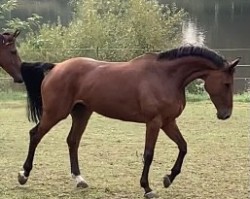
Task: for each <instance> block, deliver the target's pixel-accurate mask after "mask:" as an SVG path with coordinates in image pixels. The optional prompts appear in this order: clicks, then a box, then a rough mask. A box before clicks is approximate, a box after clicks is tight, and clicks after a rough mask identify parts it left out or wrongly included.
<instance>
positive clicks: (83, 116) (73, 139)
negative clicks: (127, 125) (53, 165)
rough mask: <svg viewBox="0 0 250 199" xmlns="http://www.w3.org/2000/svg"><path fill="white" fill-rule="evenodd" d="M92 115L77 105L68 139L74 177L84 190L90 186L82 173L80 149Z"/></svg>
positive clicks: (74, 109)
mask: <svg viewBox="0 0 250 199" xmlns="http://www.w3.org/2000/svg"><path fill="white" fill-rule="evenodd" d="M91 114H92V112H91V111H88V110H87V109H86V107H85V106H84V105H81V104H77V105H75V106H74V108H73V110H72V112H71V116H72V126H71V129H70V132H69V135H68V137H67V144H68V148H69V156H70V164H71V173H72V177H73V178H74V179H75V180H76V184H77V187H83V188H86V187H88V184H87V182H86V181H85V180H84V178H83V177H82V176H81V173H80V169H79V163H78V147H79V144H80V140H81V137H82V134H83V132H84V130H85V128H86V126H87V124H88V120H89V118H90V116H91Z"/></svg>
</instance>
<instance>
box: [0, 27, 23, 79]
mask: <svg viewBox="0 0 250 199" xmlns="http://www.w3.org/2000/svg"><path fill="white" fill-rule="evenodd" d="M19 34H20V31H19V30H16V31H15V32H14V33H10V32H4V33H2V34H0V67H2V68H3V69H4V70H5V71H6V72H7V73H8V74H9V75H10V76H11V77H13V79H14V82H17V83H22V82H23V79H22V75H21V59H20V57H19V54H18V51H17V49H16V38H17V36H18V35H19Z"/></svg>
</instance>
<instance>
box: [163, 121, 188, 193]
mask: <svg viewBox="0 0 250 199" xmlns="http://www.w3.org/2000/svg"><path fill="white" fill-rule="evenodd" d="M162 130H163V131H164V132H165V134H166V135H167V136H168V137H169V138H170V139H171V140H173V141H174V142H175V143H176V144H177V146H178V148H179V154H178V157H177V159H176V162H175V164H174V166H173V168H172V169H171V174H170V175H165V177H164V179H163V184H164V187H166V188H167V187H169V186H170V185H171V183H172V182H173V181H174V179H175V177H176V176H177V175H178V174H179V173H180V172H181V167H182V163H183V160H184V157H185V155H186V153H187V143H186V141H185V140H184V138H183V136H182V134H181V132H180V130H179V128H178V126H177V125H176V121H172V122H170V123H167V124H164V125H163V127H162Z"/></svg>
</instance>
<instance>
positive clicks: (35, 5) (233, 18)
mask: <svg viewBox="0 0 250 199" xmlns="http://www.w3.org/2000/svg"><path fill="white" fill-rule="evenodd" d="M159 1H160V3H164V4H169V3H176V5H177V7H178V8H183V9H185V10H186V11H187V12H188V16H187V17H186V19H185V21H184V23H183V28H182V32H183V43H195V44H204V45H207V46H208V47H210V48H212V49H215V50H218V51H219V52H220V53H221V54H223V55H224V56H226V57H227V58H228V59H234V58H235V57H237V56H241V57H242V60H241V64H244V65H248V64H250V25H249V24H250V23H249V21H250V0H159ZM0 2H1V1H0ZM18 2H19V7H18V9H17V10H15V11H14V12H13V13H12V14H11V17H19V18H21V19H26V18H27V17H29V16H31V14H32V13H37V14H39V15H41V16H42V17H43V21H44V22H48V21H51V22H56V21H57V20H58V16H60V20H61V22H62V24H67V23H68V22H69V21H70V20H71V17H72V13H71V10H70V6H69V5H68V2H69V1H66V0H19V1H18ZM247 78H250V66H247V67H245V66H242V67H240V69H239V70H238V71H237V81H236V89H237V90H242V89H244V88H245V87H246V86H247V81H249V79H247Z"/></svg>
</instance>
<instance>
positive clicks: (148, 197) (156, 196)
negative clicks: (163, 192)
mask: <svg viewBox="0 0 250 199" xmlns="http://www.w3.org/2000/svg"><path fill="white" fill-rule="evenodd" d="M144 197H145V198H147V199H150V198H158V197H159V196H158V195H157V194H156V193H154V192H153V191H150V192H148V193H145V194H144Z"/></svg>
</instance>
